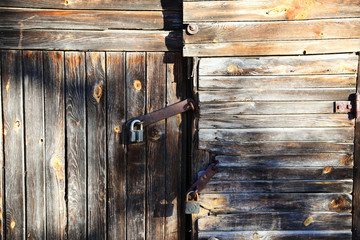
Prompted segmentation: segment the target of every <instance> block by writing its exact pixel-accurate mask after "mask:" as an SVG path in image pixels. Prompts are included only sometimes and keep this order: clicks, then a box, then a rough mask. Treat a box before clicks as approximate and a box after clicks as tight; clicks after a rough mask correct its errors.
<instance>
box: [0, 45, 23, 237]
mask: <svg viewBox="0 0 360 240" xmlns="http://www.w3.org/2000/svg"><path fill="white" fill-rule="evenodd" d="M21 58H22V54H21V52H20V51H4V52H3V54H2V97H3V98H2V104H3V114H4V115H3V117H4V119H3V121H4V153H3V154H4V159H5V181H6V185H5V211H6V212H5V214H4V215H5V217H6V220H5V223H6V229H5V231H6V232H5V238H6V239H21V238H23V237H24V228H25V222H24V216H25V213H24V205H25V196H24V194H25V191H24V190H25V189H24V178H25V169H24V162H23V161H24V151H23V150H24V135H23V134H24V132H23V131H24V124H25V123H24V119H23V118H24V116H23V78H22V73H23V66H22V59H21Z"/></svg>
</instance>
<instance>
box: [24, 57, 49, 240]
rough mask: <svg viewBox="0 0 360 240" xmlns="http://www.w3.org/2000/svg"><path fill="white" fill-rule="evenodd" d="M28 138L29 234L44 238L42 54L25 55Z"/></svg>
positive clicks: (26, 133) (27, 198) (27, 226)
mask: <svg viewBox="0 0 360 240" xmlns="http://www.w3.org/2000/svg"><path fill="white" fill-rule="evenodd" d="M23 64H24V67H23V70H24V108H25V139H26V219H27V221H26V231H27V233H26V235H27V236H30V238H32V239H44V238H45V237H46V236H45V226H46V222H45V219H44V216H45V214H46V208H45V184H46V182H45V164H46V163H45V139H44V138H45V136H44V94H43V61H42V53H41V52H32V51H26V52H23Z"/></svg>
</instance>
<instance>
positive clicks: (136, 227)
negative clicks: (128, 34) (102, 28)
mask: <svg viewBox="0 0 360 240" xmlns="http://www.w3.org/2000/svg"><path fill="white" fill-rule="evenodd" d="M145 61H146V53H138V52H136V53H126V91H127V92H126V94H127V96H126V97H127V100H126V101H127V119H130V118H133V117H136V116H139V115H142V114H144V113H145V91H146V76H145V67H146V63H145ZM144 137H145V136H144ZM144 140H145V139H144ZM145 168H146V151H145V144H144V143H132V144H128V146H127V197H128V199H127V204H126V211H127V212H126V219H127V223H126V225H127V239H139V240H140V239H145V191H146V189H145V177H146V175H145V173H146V172H145V171H146V169H145Z"/></svg>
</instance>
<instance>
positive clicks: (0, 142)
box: [0, 51, 6, 239]
mask: <svg viewBox="0 0 360 240" xmlns="http://www.w3.org/2000/svg"><path fill="white" fill-rule="evenodd" d="M2 54H3V52H2V51H0V66H1V68H0V83H1V86H2ZM0 99H1V104H0V127H1V132H2V133H4V132H5V131H4V129H5V128H4V119H3V104H2V103H3V93H2V87H1V90H0ZM0 152H1V154H0V166H1V169H0V194H1V197H0V201H1V202H0V239H4V238H5V231H6V230H5V229H6V223H5V221H6V214H5V178H4V176H5V172H4V169H5V167H4V166H5V159H4V134H2V136H1V137H0Z"/></svg>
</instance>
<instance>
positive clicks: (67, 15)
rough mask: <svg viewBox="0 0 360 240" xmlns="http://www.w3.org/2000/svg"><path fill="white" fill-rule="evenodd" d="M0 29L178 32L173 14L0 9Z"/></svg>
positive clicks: (177, 16)
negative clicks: (153, 30)
mask: <svg viewBox="0 0 360 240" xmlns="http://www.w3.org/2000/svg"><path fill="white" fill-rule="evenodd" d="M0 27H2V28H12V29H71V30H75V29H76V30H82V29H88V30H96V29H98V30H105V29H168V30H175V29H181V27H182V22H181V13H180V12H174V11H91V10H90V11H88V10H59V9H57V10H53V9H30V8H24V9H18V8H10V9H0Z"/></svg>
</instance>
